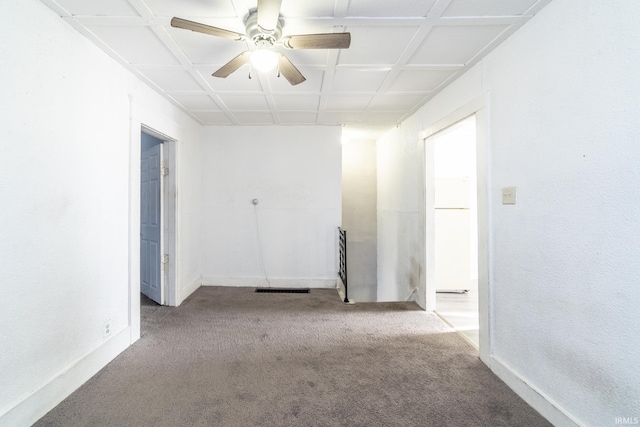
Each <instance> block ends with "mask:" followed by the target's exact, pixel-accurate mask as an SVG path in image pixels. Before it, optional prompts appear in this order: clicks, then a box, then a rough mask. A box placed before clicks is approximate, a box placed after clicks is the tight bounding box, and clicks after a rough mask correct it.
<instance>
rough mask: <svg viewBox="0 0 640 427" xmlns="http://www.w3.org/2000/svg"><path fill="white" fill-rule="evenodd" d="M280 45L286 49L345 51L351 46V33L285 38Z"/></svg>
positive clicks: (303, 35)
mask: <svg viewBox="0 0 640 427" xmlns="http://www.w3.org/2000/svg"><path fill="white" fill-rule="evenodd" d="M282 44H283V45H284V47H286V48H287V49H346V48H348V47H349V46H350V45H351V33H325V34H300V35H298V36H286V37H283V38H282Z"/></svg>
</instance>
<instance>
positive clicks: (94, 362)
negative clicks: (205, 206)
mask: <svg viewBox="0 0 640 427" xmlns="http://www.w3.org/2000/svg"><path fill="white" fill-rule="evenodd" d="M0 38H1V39H2V40H3V43H0V55H1V57H2V63H3V65H2V67H0V80H1V81H2V82H3V84H2V85H0V100H1V101H0V123H1V129H2V134H3V135H2V136H3V142H2V143H0V157H1V158H2V159H3V160H2V164H3V165H2V167H0V200H2V203H0V223H1V224H2V238H0V259H1V260H2V261H1V264H2V269H1V270H0V289H2V295H3V308H2V310H0V325H2V328H1V329H0V348H1V349H2V351H0V383H1V384H2V386H1V387H0V425H3V426H4V425H11V426H16V425H29V424H30V423H32V422H34V421H35V420H36V419H37V418H39V417H40V416H41V415H43V414H44V413H46V412H47V411H48V410H49V409H50V408H51V407H53V406H54V405H55V404H56V403H58V401H60V400H61V399H63V398H64V397H65V396H66V395H67V394H69V393H70V392H71V391H73V390H74V389H75V388H76V387H78V386H79V385H80V384H81V383H82V382H83V381H85V380H86V379H88V378H89V377H90V376H91V375H92V374H93V373H95V372H97V370H98V369H100V368H101V367H102V366H104V364H106V363H107V362H108V361H109V360H111V359H112V358H113V357H115V356H116V355H117V354H118V353H119V352H120V351H122V350H123V349H124V348H126V347H127V346H128V345H130V343H131V341H132V340H133V339H135V333H134V332H133V331H132V325H131V324H130V321H129V300H130V296H131V294H132V291H130V288H129V286H130V283H129V280H130V279H129V275H130V272H129V252H130V247H129V244H130V242H129V238H130V234H129V227H130V218H129V215H130V209H131V208H132V207H131V206H130V200H129V194H130V191H131V189H132V187H131V186H130V183H129V174H130V171H131V164H130V133H131V124H130V115H131V106H130V105H131V104H130V97H129V96H130V95H131V96H132V97H133V100H134V102H136V103H137V105H138V106H140V108H147V109H148V110H147V111H146V112H145V113H144V114H142V115H143V116H148V117H156V118H157V117H163V118H165V119H167V120H168V121H171V122H172V123H174V124H175V126H174V129H182V131H181V132H182V134H180V135H174V137H176V138H177V139H179V140H180V139H181V140H182V143H183V144H184V145H185V147H184V149H179V153H178V154H179V155H181V156H182V157H183V158H184V159H187V158H189V156H191V154H189V151H190V150H192V149H193V147H186V146H187V145H188V143H189V141H187V140H186V139H188V138H191V137H192V138H197V137H198V136H199V135H198V132H199V126H198V125H197V124H195V122H193V121H191V120H190V119H187V118H186V117H184V116H183V115H182V114H181V113H179V112H178V111H177V109H175V108H174V107H173V106H171V105H170V104H169V103H168V102H166V101H165V100H163V99H162V98H161V97H160V96H158V95H157V94H155V93H154V92H153V91H152V90H151V89H150V88H148V87H147V86H145V85H144V84H142V83H141V82H140V81H139V80H138V79H136V78H134V77H133V76H132V75H131V74H130V73H128V72H126V71H125V70H124V69H123V68H122V67H120V66H119V65H117V64H116V63H115V62H114V61H113V60H111V59H110V58H108V57H107V56H106V55H105V54H104V53H102V52H101V51H100V50H99V49H98V48H97V47H95V46H94V45H92V44H91V43H90V42H89V41H87V40H86V39H85V38H84V37H82V36H81V35H79V34H78V33H77V32H75V31H74V30H73V29H71V28H70V27H69V26H67V25H66V24H65V23H64V22H63V21H62V20H61V19H60V18H59V17H57V16H56V15H55V14H54V13H53V12H51V11H50V10H49V9H47V8H46V7H45V6H43V5H42V4H41V3H40V2H38V1H36V0H23V1H20V2H8V3H7V4H5V6H4V7H3V12H2V14H0ZM198 142H199V141H198V140H195V141H194V143H196V148H197V143H198ZM134 170H135V168H134ZM138 170H139V165H138ZM134 187H135V186H134ZM138 187H139V184H138ZM196 192H197V193H199V188H197V189H196ZM185 193H187V195H185V196H183V197H184V198H185V200H191V198H190V196H189V195H188V193H189V190H188V189H187V190H186V191H185ZM179 209H180V210H181V211H182V212H183V213H184V212H189V211H190V208H189V206H187V205H185V204H184V203H181V204H180V206H179ZM191 218H192V220H193V222H195V223H196V224H199V220H198V218H197V215H194V216H192V217H191ZM138 221H139V218H138ZM191 227H193V226H191ZM192 232H193V231H192V230H189V229H187V228H183V229H182V230H181V233H182V235H183V236H182V237H183V238H182V240H181V243H180V244H181V245H183V249H184V251H183V252H185V253H188V252H189V251H192V250H193V249H194V247H193V246H194V245H193V243H189V242H188V240H189V239H185V238H184V234H188V233H192ZM196 241H197V239H196ZM198 244H199V242H198ZM138 256H139V255H138ZM194 270H197V267H194V266H193V265H192V264H191V263H189V262H187V263H185V268H183V269H182V271H183V273H182V276H181V280H184V279H187V275H188V274H189V273H193V271H194ZM133 285H137V283H136V284H134V283H132V286H133ZM133 293H135V290H134V291H133ZM107 319H110V321H111V336H110V337H103V330H104V323H105V321H107Z"/></svg>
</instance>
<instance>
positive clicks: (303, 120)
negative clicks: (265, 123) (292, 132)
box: [278, 111, 318, 125]
mask: <svg viewBox="0 0 640 427" xmlns="http://www.w3.org/2000/svg"><path fill="white" fill-rule="evenodd" d="M278 117H279V118H280V123H281V124H284V125H289V124H313V123H317V121H318V114H317V113H315V112H313V113H309V112H304V111H281V112H279V113H278Z"/></svg>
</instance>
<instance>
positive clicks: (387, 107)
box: [371, 95, 424, 112]
mask: <svg viewBox="0 0 640 427" xmlns="http://www.w3.org/2000/svg"><path fill="white" fill-rule="evenodd" d="M423 99H424V95H378V96H376V97H375V98H374V99H373V102H371V111H387V112H389V111H407V110H412V109H413V108H414V107H415V106H417V105H419V104H420V103H421V102H422V100H423Z"/></svg>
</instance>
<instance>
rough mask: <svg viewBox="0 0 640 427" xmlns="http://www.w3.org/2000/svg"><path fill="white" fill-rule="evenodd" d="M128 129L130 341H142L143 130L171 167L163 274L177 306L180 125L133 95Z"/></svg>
mask: <svg viewBox="0 0 640 427" xmlns="http://www.w3.org/2000/svg"><path fill="white" fill-rule="evenodd" d="M129 100H130V108H131V115H130V122H129V124H130V126H129V326H130V331H131V335H130V342H131V344H133V343H134V342H135V341H137V340H138V339H139V338H140V158H141V152H140V150H141V133H142V132H143V131H144V132H145V133H148V134H149V135H152V136H155V137H156V138H159V139H161V140H163V141H164V143H163V144H162V149H163V152H162V156H163V158H164V160H165V162H167V165H168V167H169V174H168V175H167V176H166V177H165V178H164V180H163V181H164V183H163V189H162V195H161V197H162V199H163V202H162V208H161V209H162V215H161V216H162V217H163V226H162V245H163V249H164V251H163V253H165V254H168V255H169V266H168V268H167V269H166V271H165V272H164V295H165V300H164V302H165V304H166V305H176V304H177V301H178V298H177V277H178V268H177V262H176V261H177V223H178V210H177V200H176V194H177V192H176V187H177V178H176V177H177V173H176V172H177V170H176V169H177V139H176V138H174V137H172V135H178V134H179V126H178V125H177V124H176V123H174V122H173V121H171V120H170V119H167V118H165V117H162V116H159V115H157V114H155V113H152V112H151V111H150V110H149V109H147V108H146V107H144V106H142V105H140V104H138V103H136V102H135V100H134V99H133V97H131V96H130V98H129Z"/></svg>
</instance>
